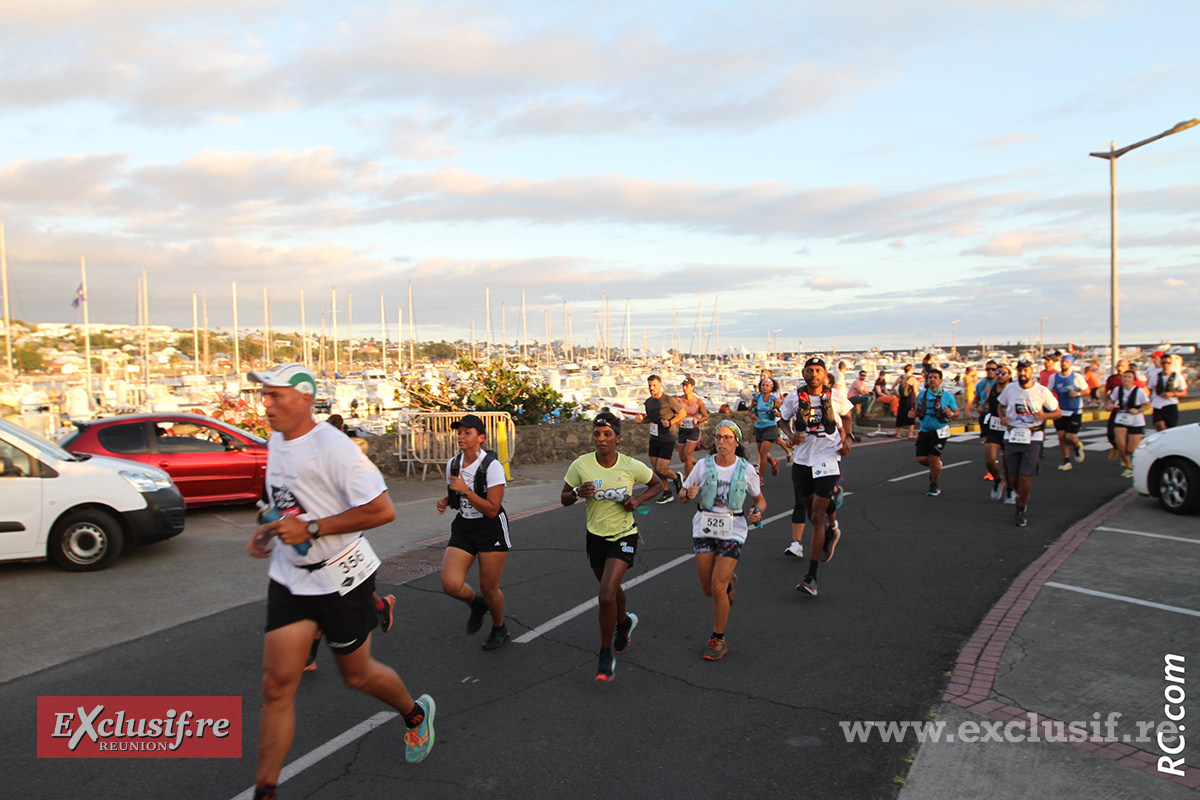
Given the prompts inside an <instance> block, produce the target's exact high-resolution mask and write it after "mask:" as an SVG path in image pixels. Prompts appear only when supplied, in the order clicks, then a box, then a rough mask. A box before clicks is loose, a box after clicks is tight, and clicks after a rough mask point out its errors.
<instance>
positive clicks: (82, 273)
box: [79, 255, 92, 411]
mask: <svg viewBox="0 0 1200 800" xmlns="http://www.w3.org/2000/svg"><path fill="white" fill-rule="evenodd" d="M79 282H80V285H81V286H82V287H83V359H84V371H83V375H84V384H83V385H84V387H85V389H86V391H87V407H88V411H91V410H92V330H91V327H90V326H89V325H88V296H87V293H88V288H87V264H86V263H84V260H83V256H82V255H81V256H79Z"/></svg>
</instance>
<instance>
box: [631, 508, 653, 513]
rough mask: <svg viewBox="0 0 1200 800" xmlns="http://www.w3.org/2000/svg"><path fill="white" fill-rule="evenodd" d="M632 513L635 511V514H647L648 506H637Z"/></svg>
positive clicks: (648, 511)
mask: <svg viewBox="0 0 1200 800" xmlns="http://www.w3.org/2000/svg"><path fill="white" fill-rule="evenodd" d="M633 513H635V514H649V513H650V506H638V507H637V508H635V509H634V510H633Z"/></svg>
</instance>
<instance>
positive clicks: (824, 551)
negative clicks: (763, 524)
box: [780, 358, 853, 597]
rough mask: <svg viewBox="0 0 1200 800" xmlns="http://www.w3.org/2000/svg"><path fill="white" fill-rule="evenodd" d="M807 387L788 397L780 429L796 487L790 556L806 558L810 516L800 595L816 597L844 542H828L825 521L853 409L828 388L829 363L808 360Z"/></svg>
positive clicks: (846, 446)
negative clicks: (820, 578) (808, 524)
mask: <svg viewBox="0 0 1200 800" xmlns="http://www.w3.org/2000/svg"><path fill="white" fill-rule="evenodd" d="M804 381H805V385H804V386H803V387H801V388H798V389H796V391H794V392H788V395H787V397H786V398H785V399H784V401H783V409H782V410H781V414H782V416H783V422H782V423H781V426H780V427H781V428H782V429H783V432H784V435H785V436H787V437H788V438H789V439H790V440H791V443H792V445H793V448H792V487H793V490H794V493H795V506H794V507H793V509H792V544H791V545H790V546H789V547H788V549H787V551H786V552H787V554H788V555H791V556H795V557H797V558H800V557H803V554H804V548H803V545H801V544H800V543H799V542H800V539H801V538H803V536H804V520H805V517H806V516H807V518H808V519H809V520H811V521H812V525H813V532H812V540H811V541H810V542H809V546H810V547H811V550H810V555H809V562H808V574H807V575H805V577H804V580H803V581H801V582H800V584H799V585H797V586H796V589H797V590H798V591H801V592H805V593H807V594H809V595H812V596H813V597H816V595H817V567H818V566H819V565H820V562H821V561H828V560H829V559H831V558H833V551H834V548H835V547H837V542H838V539H839V538H840V537H839V534H838V532H837V531H836V530H833V531H831V534H832V535H830V536H826V530H825V528H826V517H827V513H828V509H829V500H830V499H831V498H832V497H833V492H834V488H835V487H836V486H837V482H838V476H839V475H841V471H842V470H841V465H840V464H839V462H838V456H841V455H845V454H846V453H849V452H850V439H849V438H848V437H847V436H845V435H844V434H843V433H842V431H845V430H848V429H849V426H850V414H851V412H852V411H853V406H851V405H850V401H849V400H847V399H846V396H845V395H844V394H842V393H841V392H838V391H835V390H833V389H832V388H831V387H830V386H829V382H828V381H829V376H828V374H827V373H826V371H825V362H824V361H822V360H821V359H819V358H810V359H809V360H808V361H806V362H805V364H804ZM793 420H794V422H793ZM839 428H840V429H841V430H839ZM797 551H798V552H797Z"/></svg>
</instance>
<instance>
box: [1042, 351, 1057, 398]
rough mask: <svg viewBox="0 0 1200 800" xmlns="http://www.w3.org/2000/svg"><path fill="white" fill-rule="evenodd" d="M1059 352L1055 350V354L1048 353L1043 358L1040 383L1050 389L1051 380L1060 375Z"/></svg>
mask: <svg viewBox="0 0 1200 800" xmlns="http://www.w3.org/2000/svg"><path fill="white" fill-rule="evenodd" d="M1059 355H1060V354H1059V352H1058V351H1057V350H1055V351H1054V352H1053V353H1046V354H1045V355H1043V356H1042V365H1043V366H1042V371H1041V372H1039V373H1038V383H1040V384H1041V385H1042V386H1045V387H1046V388H1047V389H1049V388H1050V380H1051V378H1053V377H1054V376H1055V375H1057V374H1058V357H1059Z"/></svg>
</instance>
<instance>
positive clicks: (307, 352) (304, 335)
mask: <svg viewBox="0 0 1200 800" xmlns="http://www.w3.org/2000/svg"><path fill="white" fill-rule="evenodd" d="M300 359H301V360H302V361H303V362H304V366H306V367H308V368H309V369H312V350H311V349H310V348H309V346H308V326H307V325H306V324H305V321H304V289H301V290H300Z"/></svg>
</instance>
